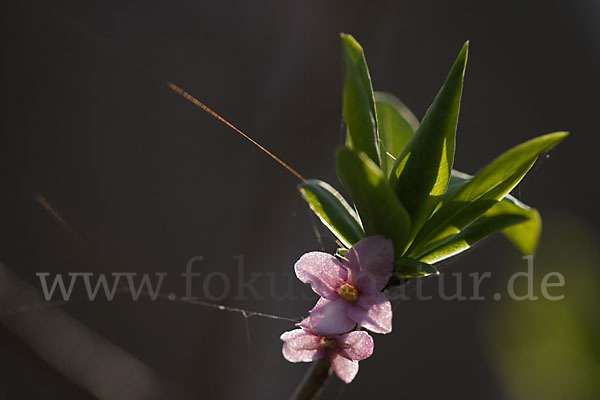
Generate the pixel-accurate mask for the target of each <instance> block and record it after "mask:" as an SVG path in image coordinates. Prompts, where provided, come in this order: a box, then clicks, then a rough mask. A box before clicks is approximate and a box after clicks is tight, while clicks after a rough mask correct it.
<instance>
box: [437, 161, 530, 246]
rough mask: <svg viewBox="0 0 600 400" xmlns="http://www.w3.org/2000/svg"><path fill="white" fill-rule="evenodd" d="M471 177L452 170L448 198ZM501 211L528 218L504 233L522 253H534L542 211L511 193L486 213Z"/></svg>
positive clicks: (491, 213) (498, 212) (492, 213)
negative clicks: (539, 211)
mask: <svg viewBox="0 0 600 400" xmlns="http://www.w3.org/2000/svg"><path fill="white" fill-rule="evenodd" d="M471 178H472V176H471V175H468V174H465V173H464V172H460V171H456V170H452V176H451V177H450V184H449V185H448V192H447V193H446V196H447V197H448V198H450V197H452V196H453V195H454V193H456V191H457V190H458V189H460V187H462V185H464V184H465V183H467V182H468V181H469V180H470V179H471ZM500 213H507V214H519V215H523V216H524V217H526V218H527V220H526V221H524V222H521V223H520V224H517V225H514V226H511V227H510V228H506V229H504V230H503V231H502V234H503V235H504V236H506V238H507V239H508V240H510V241H511V242H512V243H513V244H514V245H515V246H516V247H517V248H518V249H519V250H520V251H521V253H523V254H525V255H527V254H534V253H535V250H536V248H537V245H538V242H539V238H540V234H541V232H542V218H541V217H540V213H538V211H537V210H536V209H535V208H532V207H530V206H528V205H527V204H525V203H523V202H521V201H519V200H518V199H516V198H514V197H513V196H511V195H510V194H507V195H506V196H504V198H503V199H502V201H501V202H499V203H498V204H496V205H495V206H493V207H492V208H490V209H489V210H488V211H486V213H485V215H495V214H500Z"/></svg>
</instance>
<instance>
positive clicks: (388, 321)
mask: <svg viewBox="0 0 600 400" xmlns="http://www.w3.org/2000/svg"><path fill="white" fill-rule="evenodd" d="M348 316H350V318H352V319H353V320H354V321H355V322H356V323H358V324H360V325H361V326H362V327H364V328H366V329H368V330H370V331H371V332H375V333H383V334H385V333H390V332H391V331H392V304H391V303H390V301H389V300H388V299H387V298H386V297H385V296H384V294H383V293H381V292H379V293H375V294H373V295H371V296H361V297H360V298H359V299H358V302H357V303H356V304H353V305H351V306H350V307H348Z"/></svg>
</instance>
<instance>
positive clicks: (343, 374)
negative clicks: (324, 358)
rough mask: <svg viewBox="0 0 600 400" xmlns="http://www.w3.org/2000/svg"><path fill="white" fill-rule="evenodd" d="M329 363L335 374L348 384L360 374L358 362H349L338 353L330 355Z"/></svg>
mask: <svg viewBox="0 0 600 400" xmlns="http://www.w3.org/2000/svg"><path fill="white" fill-rule="evenodd" d="M329 363H330V364H331V367H332V368H333V371H334V372H335V374H336V375H337V376H338V377H339V378H340V379H341V380H342V381H344V382H346V383H350V382H352V380H353V379H354V377H355V376H356V374H357V373H358V361H352V360H349V359H347V358H345V357H343V356H341V355H340V354H338V353H337V352H332V353H331V354H330V355H329Z"/></svg>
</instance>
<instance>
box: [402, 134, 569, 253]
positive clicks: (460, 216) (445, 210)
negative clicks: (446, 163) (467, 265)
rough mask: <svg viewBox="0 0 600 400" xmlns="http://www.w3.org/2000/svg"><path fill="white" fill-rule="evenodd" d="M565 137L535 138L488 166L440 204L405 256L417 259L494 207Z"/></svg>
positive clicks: (559, 135)
mask: <svg viewBox="0 0 600 400" xmlns="http://www.w3.org/2000/svg"><path fill="white" fill-rule="evenodd" d="M567 135H568V133H566V132H556V133H550V134H547V135H543V136H539V137H537V138H535V139H532V140H529V141H527V142H525V143H522V144H520V145H519V146H516V147H513V148H512V149H510V150H509V151H507V152H505V153H504V154H502V155H500V156H499V157H498V158H496V159H495V160H494V161H492V162H491V163H490V164H488V165H487V166H486V167H485V168H483V169H482V170H481V171H480V172H479V173H478V174H477V175H475V176H474V177H473V178H472V179H470V180H469V181H468V182H467V183H465V184H464V185H462V186H461V187H460V188H459V189H458V190H457V191H456V193H455V194H454V195H453V196H452V197H450V198H449V199H448V200H447V201H445V202H444V204H443V205H442V206H441V208H440V209H439V210H438V211H437V212H436V213H435V214H434V215H433V217H432V218H431V219H430V220H429V221H428V222H427V224H425V226H423V228H422V229H421V231H420V232H419V235H418V236H417V237H416V238H415V241H414V243H413V245H412V246H411V249H410V250H409V254H410V255H412V256H418V255H420V254H423V253H425V252H427V251H428V250H430V249H432V248H435V247H437V246H438V245H439V244H440V243H443V242H444V241H446V240H447V239H448V238H449V237H451V236H453V235H455V234H456V233H458V232H459V231H460V230H461V229H462V228H463V227H465V226H467V225H468V224H470V223H471V222H473V221H474V220H475V219H477V218H478V217H480V216H481V215H483V214H484V213H485V212H486V211H487V210H489V209H490V208H491V207H492V206H495V205H496V204H498V201H499V200H501V199H502V198H503V197H504V196H506V195H507V194H508V193H509V192H510V191H511V190H512V189H513V188H514V187H515V186H516V185H517V184H518V183H519V182H520V181H521V179H522V178H523V176H525V174H526V173H527V171H529V169H530V168H531V167H532V166H533V164H534V163H535V161H536V160H537V158H538V156H539V155H540V154H542V153H545V152H547V151H548V150H550V149H551V148H553V147H554V146H556V145H557V144H558V143H560V142H561V141H562V140H564V138H565V137H566V136H567ZM417 258H418V257H417Z"/></svg>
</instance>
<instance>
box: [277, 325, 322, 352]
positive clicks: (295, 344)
mask: <svg viewBox="0 0 600 400" xmlns="http://www.w3.org/2000/svg"><path fill="white" fill-rule="evenodd" d="M281 340H283V341H284V342H286V343H287V344H288V346H290V347H291V348H293V349H296V350H316V349H318V348H319V347H321V338H320V337H319V336H317V335H316V334H314V333H312V332H310V331H309V330H306V329H294V330H293V331H288V332H284V333H283V334H282V335H281Z"/></svg>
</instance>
